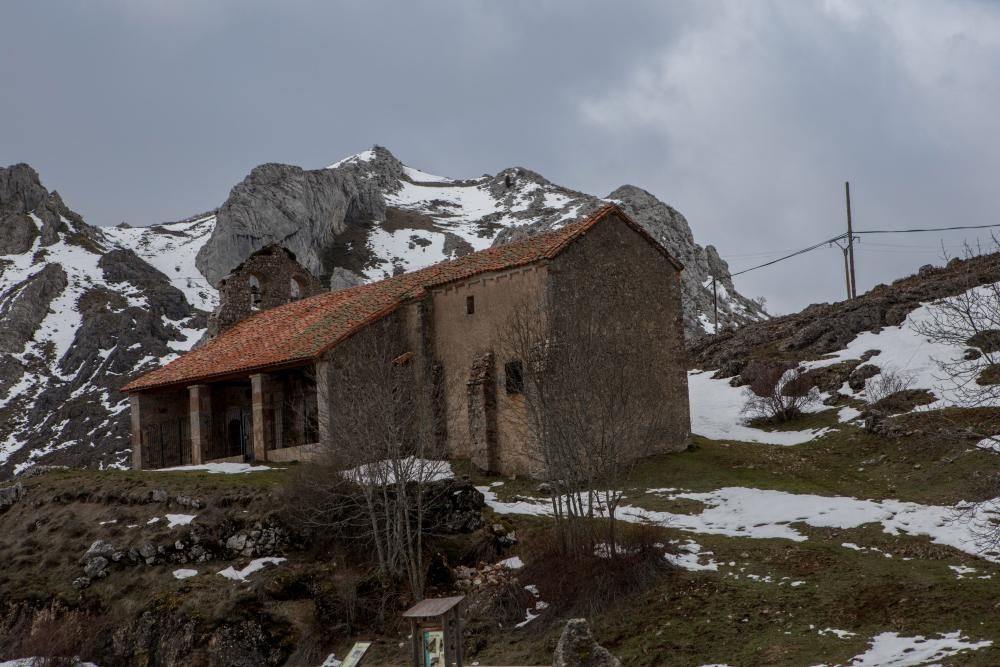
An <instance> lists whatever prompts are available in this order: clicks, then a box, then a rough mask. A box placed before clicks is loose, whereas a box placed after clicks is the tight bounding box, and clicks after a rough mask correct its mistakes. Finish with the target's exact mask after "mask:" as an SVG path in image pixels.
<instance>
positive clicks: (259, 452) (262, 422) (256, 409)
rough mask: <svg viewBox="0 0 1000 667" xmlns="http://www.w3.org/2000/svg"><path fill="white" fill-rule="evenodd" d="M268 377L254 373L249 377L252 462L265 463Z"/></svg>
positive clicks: (268, 396) (268, 397) (268, 394)
mask: <svg viewBox="0 0 1000 667" xmlns="http://www.w3.org/2000/svg"><path fill="white" fill-rule="evenodd" d="M269 380H270V377H269V376H268V375H267V374H266V373H255V374H253V375H251V376H250V387H251V391H252V392H253V393H252V398H251V407H252V409H253V458H254V461H257V462H264V461H267V426H268V424H267V421H268V420H267V408H268V403H269V399H270V382H269Z"/></svg>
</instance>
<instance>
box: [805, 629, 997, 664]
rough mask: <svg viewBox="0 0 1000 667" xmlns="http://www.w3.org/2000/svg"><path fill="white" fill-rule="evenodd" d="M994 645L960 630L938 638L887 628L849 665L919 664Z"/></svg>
mask: <svg viewBox="0 0 1000 667" xmlns="http://www.w3.org/2000/svg"><path fill="white" fill-rule="evenodd" d="M992 645H993V642H992V641H989V640H984V641H978V642H974V641H970V640H969V638H968V637H963V636H962V633H961V631H960V630H956V631H955V632H949V633H946V634H941V635H938V636H937V637H936V638H930V637H924V636H923V635H916V636H914V637H903V636H901V635H899V634H898V633H896V632H883V633H882V634H880V635H876V636H875V637H873V638H872V641H871V644H870V645H869V647H868V650H867V651H865V652H864V653H862V654H861V655H859V656H856V657H855V658H853V659H851V661H850V662H849V663H847V667H916V666H917V665H927V664H930V663H934V662H936V661H938V660H944V659H945V658H952V657H954V656H956V655H959V654H961V653H964V652H966V651H976V650H978V649H981V648H986V647H987V646H992ZM816 667H823V666H822V665H817V666H816Z"/></svg>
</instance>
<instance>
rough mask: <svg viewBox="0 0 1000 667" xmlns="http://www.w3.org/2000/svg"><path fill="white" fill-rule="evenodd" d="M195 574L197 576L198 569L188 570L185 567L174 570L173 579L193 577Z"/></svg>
mask: <svg viewBox="0 0 1000 667" xmlns="http://www.w3.org/2000/svg"><path fill="white" fill-rule="evenodd" d="M195 576H198V570H188V569H186V568H181V569H179V570H174V578H175V579H188V578H190V577H195Z"/></svg>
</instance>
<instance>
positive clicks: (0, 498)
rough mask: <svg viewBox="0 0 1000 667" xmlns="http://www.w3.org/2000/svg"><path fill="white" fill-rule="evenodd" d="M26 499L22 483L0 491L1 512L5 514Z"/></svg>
mask: <svg viewBox="0 0 1000 667" xmlns="http://www.w3.org/2000/svg"><path fill="white" fill-rule="evenodd" d="M23 497H24V487H23V486H22V485H21V483H20V482H18V483H17V484H15V485H14V486H8V487H6V488H3V489H0V512H4V511H6V510H8V509H10V508H11V507H13V506H14V504H15V503H16V502H17V501H19V500H20V499H21V498H23Z"/></svg>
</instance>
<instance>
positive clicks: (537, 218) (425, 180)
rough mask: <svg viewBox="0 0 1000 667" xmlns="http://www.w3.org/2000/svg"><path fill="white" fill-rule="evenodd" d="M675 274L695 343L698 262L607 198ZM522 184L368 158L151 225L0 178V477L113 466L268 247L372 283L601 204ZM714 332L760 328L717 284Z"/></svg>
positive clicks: (685, 240) (686, 244)
mask: <svg viewBox="0 0 1000 667" xmlns="http://www.w3.org/2000/svg"><path fill="white" fill-rule="evenodd" d="M608 198H610V199H614V200H615V201H617V202H619V203H620V205H622V206H623V207H624V208H625V209H626V210H627V211H628V212H629V213H630V214H632V215H633V216H634V217H635V218H636V220H638V221H639V222H640V223H641V224H643V225H644V226H645V227H646V229H648V230H649V231H650V232H651V233H652V234H653V235H654V236H655V237H656V238H658V239H660V240H661V241H662V242H663V243H664V244H665V245H666V247H667V248H669V249H670V250H671V252H673V253H674V254H675V255H676V256H677V257H678V258H679V259H680V260H681V261H682V262H684V263H685V264H686V270H685V272H684V283H683V287H684V309H685V310H684V321H685V329H686V331H687V333H688V335H689V336H690V337H692V338H694V337H698V336H702V335H704V333H705V332H706V330H707V327H708V326H709V325H708V322H709V321H710V320H709V316H708V313H709V312H710V311H711V295H710V293H709V290H708V289H707V288H706V286H705V285H706V281H707V280H709V275H710V273H712V272H716V273H719V274H723V273H726V272H727V269H726V266H725V263H724V262H722V260H721V259H719V257H718V255H717V253H716V252H715V250H714V248H712V247H711V246H708V247H707V248H702V247H701V246H699V245H697V244H696V243H695V242H694V238H693V236H692V233H691V229H690V227H689V226H688V224H687V221H686V220H685V219H684V217H683V216H682V215H681V214H680V213H678V212H677V211H676V210H674V209H673V208H671V207H669V206H667V205H666V204H664V203H662V202H660V201H659V200H657V199H656V198H655V197H653V196H652V195H650V194H649V193H647V192H645V191H643V190H640V189H639V188H635V187H633V186H623V187H621V188H618V189H617V190H615V191H614V192H612V193H611V194H610V195H609V197H608ZM603 202H604V200H602V199H599V198H597V197H594V196H591V195H587V194H583V193H580V192H574V191H572V190H568V189H566V188H562V187H560V186H557V185H554V184H552V183H550V182H549V181H547V180H545V179H544V178H543V177H541V176H540V175H538V174H536V173H534V172H531V171H529V170H527V169H522V168H512V169H506V170H504V171H501V172H500V173H498V174H496V175H493V176H482V177H480V178H475V179H466V180H451V179H447V178H443V177H439V176H433V175H430V174H426V173H424V172H421V171H418V170H416V169H413V168H411V167H408V166H406V165H404V164H402V163H401V162H400V161H399V160H397V159H396V158H395V157H394V156H392V154H390V153H389V152H388V151H387V150H385V149H384V148H378V147H376V148H374V149H372V150H370V151H365V152H364V153H360V154H358V155H355V156H351V157H349V158H346V159H344V160H341V161H340V162H337V163H335V164H332V165H330V166H329V167H327V168H325V169H317V170H311V171H309V170H303V169H300V168H298V167H292V166H288V165H277V164H267V165H262V166H260V167H257V168H256V169H254V170H253V171H252V172H251V173H250V174H249V175H248V176H247V177H246V178H245V179H244V180H243V181H242V182H241V183H239V184H237V185H236V186H235V187H234V188H233V190H232V192H231V193H230V195H229V197H228V199H227V200H226V201H225V202H224V203H223V204H222V205H221V206H220V207H219V208H218V209H216V210H213V211H210V212H207V213H203V214H200V215H195V216H192V217H190V218H188V219H186V220H183V221H180V222H173V223H167V224H161V225H153V226H151V227H139V228H131V227H127V226H119V227H113V228H112V227H96V226H93V225H90V224H87V223H86V222H84V220H83V219H82V218H81V217H80V216H79V215H77V214H76V213H74V212H73V211H72V210H71V209H70V208H69V207H68V206H67V205H66V204H64V203H63V201H62V199H61V198H60V197H59V195H58V193H56V192H49V191H48V190H47V189H46V188H45V187H44V186H43V185H42V183H41V180H40V178H39V176H38V174H37V173H35V171H34V170H33V169H31V167H29V166H27V165H15V166H12V167H9V168H3V169H0V230H2V232H3V233H2V234H0V354H2V356H0V478H4V477H9V476H10V475H12V474H16V473H18V472H21V471H23V470H25V469H27V468H28V467H30V466H31V465H33V464H35V463H46V464H57V465H71V466H89V467H97V468H107V467H121V466H123V465H127V462H128V456H129V454H128V429H129V425H128V422H127V419H128V410H127V401H126V399H125V397H124V396H122V395H121V394H120V393H118V391H117V389H118V387H120V386H122V385H123V384H124V383H125V382H126V381H127V380H129V379H130V378H131V377H134V376H136V375H137V374H140V373H142V372H144V371H148V370H150V369H152V368H154V367H156V366H157V365H160V364H163V363H165V362H167V361H169V360H170V359H172V358H173V357H174V356H176V355H177V354H180V353H182V352H184V351H186V350H188V349H190V348H191V347H192V346H193V345H194V344H195V343H196V342H197V341H198V340H199V339H200V338H201V336H202V335H203V333H204V330H205V326H206V321H207V315H208V313H209V312H210V311H211V310H212V308H214V307H215V305H216V301H217V299H218V293H217V291H216V289H215V287H214V286H213V285H217V284H218V281H219V280H220V279H221V278H222V277H223V276H224V275H225V274H226V273H227V272H228V271H229V270H231V269H232V268H233V267H235V266H236V265H238V264H239V263H240V262H241V261H243V259H245V258H246V256H247V255H248V254H250V253H251V252H253V251H254V250H257V249H258V248H260V247H262V246H264V245H266V244H268V243H270V242H274V241H277V242H280V243H283V244H284V245H286V246H287V247H289V248H290V249H291V250H292V251H293V252H295V253H296V255H297V256H298V258H299V259H300V260H301V261H302V262H303V263H304V264H306V266H308V267H309V268H310V269H311V270H312V271H313V272H314V273H316V274H317V275H318V276H320V277H322V279H323V281H324V283H325V284H327V285H330V286H331V287H333V288H339V287H344V286H347V285H351V284H354V283H358V282H363V281H373V280H379V279H381V278H384V277H386V276H390V275H394V274H395V273H398V272H401V271H408V270H413V269H418V268H422V267H424V266H428V265H430V264H433V263H435V262H438V261H441V260H443V259H446V258H450V257H455V256H458V255H461V254H463V253H467V252H471V251H473V250H478V249H481V248H485V247H488V246H490V245H491V244H495V243H503V242H506V241H508V240H511V239H513V238H517V237H519V236H521V235H525V234H531V233H536V232H539V231H543V230H546V229H550V228H553V227H557V226H559V225H562V224H565V223H567V222H569V221H571V220H574V219H576V218H578V217H581V216H583V215H586V214H587V213H588V212H590V211H592V210H593V209H595V208H596V207H597V206H599V205H600V204H602V203H603ZM722 285H723V289H722V294H723V298H722V299H721V313H720V318H721V320H722V322H723V323H732V324H742V323H745V322H747V321H750V320H753V319H760V318H763V317H766V314H765V313H764V312H763V311H762V310H761V309H760V308H759V307H758V306H757V304H755V303H754V302H753V301H751V300H748V299H746V298H744V297H742V296H741V295H739V293H738V292H736V290H735V288H734V287H733V285H732V283H731V282H728V281H723V282H722Z"/></svg>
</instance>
